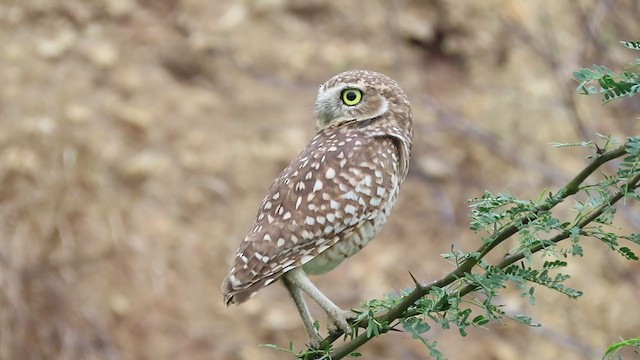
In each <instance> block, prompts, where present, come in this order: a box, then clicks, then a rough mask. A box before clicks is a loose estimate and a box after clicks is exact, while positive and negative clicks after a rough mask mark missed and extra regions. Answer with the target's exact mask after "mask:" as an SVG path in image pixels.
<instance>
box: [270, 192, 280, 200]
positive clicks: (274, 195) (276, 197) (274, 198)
mask: <svg viewBox="0 0 640 360" xmlns="http://www.w3.org/2000/svg"><path fill="white" fill-rule="evenodd" d="M279 197H280V191H278V192H277V193H275V194H273V196H272V197H271V198H272V199H273V200H278V198H279Z"/></svg>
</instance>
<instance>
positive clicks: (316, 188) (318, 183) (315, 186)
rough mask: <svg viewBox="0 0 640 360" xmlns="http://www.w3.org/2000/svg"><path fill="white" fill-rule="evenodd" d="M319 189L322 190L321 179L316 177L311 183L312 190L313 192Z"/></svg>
mask: <svg viewBox="0 0 640 360" xmlns="http://www.w3.org/2000/svg"><path fill="white" fill-rule="evenodd" d="M319 190H322V181H320V180H319V179H316V183H315V184H314V185H313V191H314V192H315V191H319Z"/></svg>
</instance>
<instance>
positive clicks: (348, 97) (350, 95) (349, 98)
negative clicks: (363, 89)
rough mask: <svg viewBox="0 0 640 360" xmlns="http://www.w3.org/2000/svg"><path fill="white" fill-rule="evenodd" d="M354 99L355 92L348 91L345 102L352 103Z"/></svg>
mask: <svg viewBox="0 0 640 360" xmlns="http://www.w3.org/2000/svg"><path fill="white" fill-rule="evenodd" d="M355 99H356V93H355V92H353V91H349V92H348V93H347V100H349V101H353V100H355Z"/></svg>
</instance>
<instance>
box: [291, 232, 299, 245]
mask: <svg viewBox="0 0 640 360" xmlns="http://www.w3.org/2000/svg"><path fill="white" fill-rule="evenodd" d="M291 242H292V243H294V244H297V243H298V237H297V236H295V235H293V234H291Z"/></svg>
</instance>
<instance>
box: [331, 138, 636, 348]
mask: <svg viewBox="0 0 640 360" xmlns="http://www.w3.org/2000/svg"><path fill="white" fill-rule="evenodd" d="M625 154H626V151H625V145H623V146H620V147H619V148H616V149H614V150H611V151H608V152H605V153H603V154H600V155H598V156H597V157H596V158H595V159H594V160H593V161H592V162H591V163H589V165H587V167H585V168H584V169H583V170H582V171H581V172H580V173H578V175H576V176H575V177H574V178H573V179H571V180H570V181H569V182H568V183H567V184H566V185H565V186H564V187H562V189H560V191H558V193H557V194H555V195H551V196H549V198H548V199H547V200H546V201H545V202H544V203H542V204H540V205H538V206H537V207H536V208H535V210H534V211H533V213H534V214H535V215H537V214H539V213H540V212H543V211H548V210H550V209H552V208H554V207H555V206H556V205H558V204H560V203H561V202H563V201H564V200H565V199H566V198H567V197H569V196H571V195H574V194H576V193H577V192H578V191H579V190H580V186H581V185H582V183H583V182H584V181H585V180H586V179H587V178H588V177H589V176H590V175H592V174H593V173H594V172H595V171H596V170H597V169H598V168H600V167H601V166H602V165H603V164H605V163H607V162H609V161H611V160H614V159H616V158H619V157H621V156H623V155H625ZM638 182H640V175H638V176H636V177H634V178H633V179H631V180H629V181H628V183H627V185H626V186H625V189H624V190H620V191H618V192H617V193H615V194H614V195H612V196H611V197H610V198H609V199H608V201H607V202H606V203H603V204H602V205H600V206H599V207H598V208H596V209H594V210H592V212H591V213H590V214H589V215H588V216H586V217H585V218H583V219H582V220H581V221H580V222H579V223H578V224H577V225H576V226H577V227H579V228H581V229H582V228H583V227H584V226H586V225H587V224H589V223H591V222H592V221H594V220H595V219H596V218H597V217H598V216H600V215H601V214H602V213H603V211H604V210H605V208H606V207H607V206H610V205H612V204H614V203H616V202H617V201H619V200H620V199H622V198H623V197H624V195H625V193H626V192H628V191H629V190H631V189H635V188H636V187H638ZM532 218H533V217H525V218H522V219H521V220H520V221H513V222H512V224H511V225H509V226H507V227H505V228H503V229H501V230H500V231H498V232H497V233H496V234H494V235H493V236H492V237H491V239H490V241H487V242H486V243H484V244H483V245H482V246H480V248H478V250H477V251H476V253H477V254H478V255H476V256H474V257H471V258H468V259H467V260H466V261H465V262H464V263H462V264H461V265H460V266H459V267H458V268H456V269H454V270H453V271H451V272H450V273H449V274H447V275H445V276H444V277H443V278H441V279H439V280H436V281H434V282H432V283H430V284H425V285H420V284H417V286H416V288H415V289H414V290H413V291H412V292H411V293H409V294H407V295H406V296H405V297H404V298H403V299H402V301H401V302H400V303H399V304H398V305H396V306H395V307H394V308H392V309H390V310H389V311H388V312H386V313H384V314H383V315H381V316H379V317H378V318H377V321H378V322H380V323H387V324H391V323H392V322H393V321H395V320H398V319H400V318H403V317H407V313H406V312H407V309H409V308H410V307H411V306H412V305H414V304H415V303H416V302H417V301H418V300H420V299H421V298H423V297H424V296H426V295H427V294H429V293H430V292H431V290H432V289H433V288H434V287H437V288H443V287H445V286H447V285H450V284H452V283H453V282H455V281H456V280H458V279H460V278H462V277H464V276H465V274H468V273H471V270H472V269H473V268H474V267H475V266H476V265H477V264H478V263H479V262H480V261H481V260H482V259H483V258H484V257H485V256H486V255H487V254H488V253H489V252H490V251H491V250H492V249H494V248H495V247H496V246H498V245H499V244H500V243H502V242H503V241H505V240H506V239H508V238H510V237H511V236H513V235H514V234H516V233H517V232H518V231H519V230H520V229H521V228H522V226H524V225H526V224H528V223H529V222H530V221H531V219H532ZM570 236H571V234H570V233H568V232H563V233H560V234H558V235H556V236H554V237H553V238H551V239H550V241H552V242H554V243H557V242H560V241H562V240H565V239H567V238H568V237H570ZM544 247H545V245H544V244H541V243H537V244H536V245H534V246H532V247H530V248H528V249H525V250H527V251H528V252H525V251H524V250H523V251H520V252H518V253H516V254H513V255H509V256H507V257H506V258H504V259H503V260H502V261H501V262H500V263H498V264H497V265H496V266H497V267H499V268H506V267H507V266H509V265H511V264H513V263H514V262H516V261H519V260H521V259H523V258H524V257H525V256H526V254H527V253H535V252H538V251H540V250H542V249H544ZM476 289H477V286H476V285H467V286H465V287H463V288H462V289H460V290H458V291H457V292H458V294H459V296H464V295H466V294H469V293H470V292H473V291H474V290H476ZM381 332H384V331H381ZM342 335H343V333H342V332H339V331H338V332H336V333H332V334H331V335H329V336H328V337H327V338H326V339H325V340H324V341H323V344H322V345H323V348H325V349H326V348H328V347H329V346H330V345H331V344H332V343H334V342H335V341H336V340H337V339H339V338H340V337H341V336H342ZM371 339H372V338H370V337H368V336H367V334H366V332H365V333H362V334H360V335H359V336H357V337H355V338H353V339H352V340H351V341H349V342H347V343H346V344H344V345H342V346H340V347H338V348H336V349H334V350H333V351H331V353H330V358H331V359H333V360H338V359H342V358H343V357H345V356H347V355H349V354H351V353H352V352H354V351H355V350H356V349H358V348H359V347H361V346H362V345H364V344H365V343H367V342H368V341H369V340H371Z"/></svg>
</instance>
